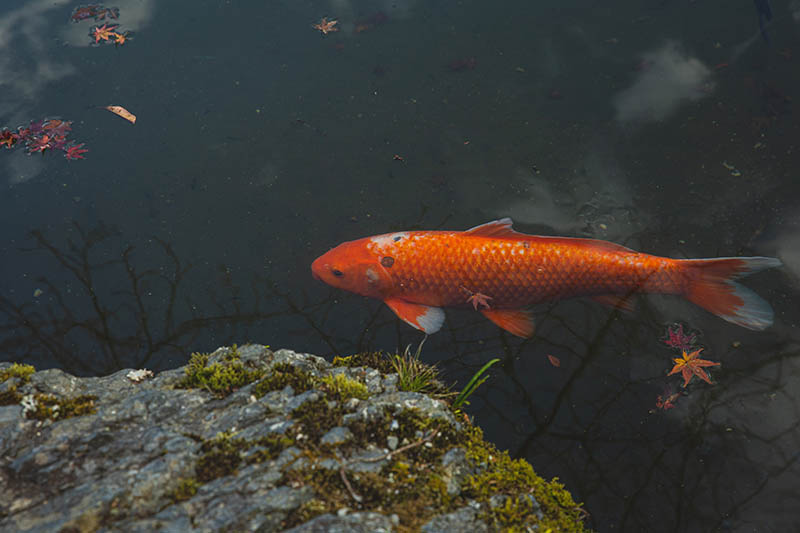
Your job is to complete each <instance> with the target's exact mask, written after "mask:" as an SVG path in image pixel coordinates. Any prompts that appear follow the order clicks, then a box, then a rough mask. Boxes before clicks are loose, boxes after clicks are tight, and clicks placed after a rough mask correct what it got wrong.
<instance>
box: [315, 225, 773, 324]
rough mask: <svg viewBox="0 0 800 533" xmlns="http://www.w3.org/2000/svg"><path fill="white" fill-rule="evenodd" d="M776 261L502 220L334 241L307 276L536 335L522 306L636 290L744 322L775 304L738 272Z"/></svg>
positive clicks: (413, 313) (766, 319)
mask: <svg viewBox="0 0 800 533" xmlns="http://www.w3.org/2000/svg"><path fill="white" fill-rule="evenodd" d="M778 265H780V261H778V260H777V259H774V258H768V257H742V258H716V259H690V260H680V259H670V258H667V257H659V256H654V255H649V254H645V253H639V252H636V251H634V250H631V249H629V248H625V247H624V246H620V245H618V244H614V243H611V242H607V241H601V240H594V239H578V238H569V237H545V236H537V235H526V234H523V233H518V232H516V231H514V230H513V229H512V222H511V220H510V219H507V218H506V219H501V220H496V221H493V222H489V223H487V224H483V225H481V226H477V227H475V228H472V229H470V230H467V231H404V232H396V233H388V234H384V235H377V236H373V237H367V238H363V239H359V240H356V241H350V242H346V243H343V244H340V245H339V246H337V247H336V248H334V249H332V250H330V251H329V252H327V253H326V254H324V255H322V256H320V257H319V258H317V259H316V260H315V261H314V262H313V264H312V266H311V269H312V273H313V275H314V276H315V277H316V278H318V279H321V280H322V281H324V282H326V283H328V284H329V285H332V286H334V287H338V288H341V289H344V290H348V291H351V292H355V293H357V294H361V295H364V296H369V297H373V298H378V299H381V300H383V301H384V302H385V303H386V304H387V305H388V306H389V307H390V308H391V309H392V310H393V311H394V312H395V313H396V314H397V315H398V316H399V317H400V318H401V319H403V320H404V321H405V322H407V323H408V324H410V325H412V326H414V327H416V328H417V329H420V330H422V331H424V332H426V333H433V332H435V331H437V330H438V329H439V328H440V327H441V325H442V323H443V322H444V312H443V311H442V307H472V308H474V309H475V310H478V311H480V312H481V313H483V314H484V315H485V316H486V317H487V318H488V319H490V320H491V321H493V322H494V323H495V324H497V325H498V326H500V327H502V328H503V329H506V330H507V331H509V332H511V333H513V334H515V335H518V336H520V337H530V336H531V335H533V330H534V328H533V319H532V316H531V314H530V312H529V311H528V310H527V309H526V308H527V307H528V306H530V305H532V304H536V303H541V302H549V301H554V300H560V299H563V298H571V297H576V296H589V297H592V298H594V299H595V300H598V301H600V302H602V303H606V304H610V305H614V306H619V307H625V308H630V307H631V303H630V300H629V298H630V297H631V296H632V295H634V294H636V293H660V294H674V295H680V296H683V297H685V298H687V299H689V300H690V301H692V302H694V303H696V304H698V305H700V306H701V307H704V308H705V309H707V310H709V311H711V312H712V313H715V314H717V315H719V316H720V317H722V318H724V319H725V320H728V321H730V322H733V323H736V324H739V325H741V326H744V327H747V328H750V329H764V328H766V327H768V326H769V325H771V323H772V309H771V308H770V306H769V304H768V303H767V302H765V301H764V300H762V299H761V298H760V297H759V296H757V295H756V294H755V293H753V292H752V291H750V290H749V289H747V288H745V287H743V286H742V285H739V284H738V283H736V282H735V281H733V280H734V279H735V278H737V277H740V276H743V275H747V274H750V273H752V272H756V271H759V270H762V269H764V268H769V267H774V266H778Z"/></svg>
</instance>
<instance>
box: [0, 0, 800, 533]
mask: <svg viewBox="0 0 800 533" xmlns="http://www.w3.org/2000/svg"><path fill="white" fill-rule="evenodd" d="M182 4H185V5H182ZM76 5H78V3H76V2H68V1H66V0H48V1H46V2H45V1H32V2H27V3H25V4H24V5H23V6H21V7H20V6H16V5H15V6H8V5H3V6H2V7H0V80H2V82H0V83H2V86H1V87H2V97H1V98H0V116H1V117H2V124H0V127H3V126H5V127H9V128H12V129H13V128H16V127H17V126H19V125H22V124H26V123H28V122H29V121H30V120H34V119H41V118H44V117H60V118H62V119H64V120H72V121H74V123H73V134H74V136H75V138H78V139H80V141H81V142H85V143H86V147H87V148H89V149H90V152H88V153H87V154H86V157H87V159H86V160H84V161H66V160H64V159H63V158H61V157H55V155H54V154H45V155H44V156H39V155H33V156H28V155H26V154H25V153H24V150H15V151H3V152H2V153H1V154H0V168H2V174H0V176H2V178H3V181H4V183H5V186H6V188H5V194H4V195H3V198H2V202H3V205H2V212H3V213H4V222H5V223H4V224H3V225H2V231H3V235H4V239H3V240H2V242H3V248H2V252H3V257H4V259H5V260H4V261H3V262H2V265H0V268H2V274H3V276H2V279H3V285H2V292H0V309H1V310H2V313H3V322H2V324H3V326H2V327H3V330H2V331H3V336H2V338H1V339H0V342H2V346H3V348H4V352H5V353H6V354H7V355H6V358H10V359H14V360H21V361H24V362H27V363H33V364H35V365H37V366H39V367H48V366H59V367H62V368H66V369H68V370H70V371H73V372H76V373H79V374H84V375H85V374H103V373H108V372H111V371H113V370H115V369H118V368H121V367H140V366H145V365H146V366H148V367H149V368H153V369H164V368H170V367H174V366H177V365H180V364H183V363H184V362H185V361H186V359H187V356H188V353H189V352H191V351H193V350H203V351H208V350H211V349H213V348H215V347H217V346H219V345H222V344H228V343H233V342H239V343H243V342H246V341H253V342H262V343H267V344H270V345H272V346H274V347H283V346H287V347H292V348H295V349H298V350H303V351H309V352H313V353H319V354H326V355H330V354H333V353H348V352H352V351H355V350H362V349H371V348H376V349H384V350H393V349H395V348H398V347H403V346H405V345H406V344H408V343H416V342H418V341H419V339H420V336H419V334H417V332H415V331H413V330H411V329H410V328H409V327H407V326H406V325H405V324H402V323H400V322H399V321H398V320H396V319H395V318H394V316H393V315H391V313H390V312H389V311H388V310H387V309H385V308H384V307H383V306H382V304H380V303H379V302H374V301H366V300H364V299H362V298H360V297H356V296H352V295H348V294H344V293H340V292H336V291H331V290H329V289H328V288H326V287H324V286H323V285H322V284H320V283H318V282H315V281H314V280H313V279H312V278H311V276H310V273H309V269H308V267H309V265H310V263H311V261H312V260H313V259H314V258H315V257H316V256H318V255H320V254H321V253H323V252H324V251H326V250H327V249H328V248H330V247H331V246H334V245H336V244H338V243H339V242H341V241H344V240H349V239H353V238H357V237H362V236H366V235H371V234H376V233H385V232H388V231H393V230H399V229H439V228H449V229H466V228H469V227H471V226H474V225H477V224H480V223H482V222H486V221H488V220H492V219H495V218H499V217H502V216H511V217H512V218H514V220H515V222H516V228H517V229H518V230H520V231H525V232H527V233H541V234H562V235H571V236H590V237H596V238H602V239H607V240H612V241H614V242H618V243H621V244H624V245H626V246H629V247H632V248H634V249H637V250H641V251H645V252H649V253H654V254H658V255H667V256H671V257H713V256H731V255H771V256H778V257H780V258H781V259H782V260H783V261H784V263H785V267H784V268H782V269H780V270H774V271H769V272H765V273H763V274H759V275H757V276H755V277H753V278H751V279H748V280H746V281H745V284H746V285H748V286H749V287H751V288H752V289H754V290H755V291H756V292H758V293H759V294H760V295H762V296H763V297H764V298H765V299H767V300H768V301H769V302H771V303H772V305H773V307H774V308H775V312H776V323H775V326H774V327H773V328H771V329H769V330H767V331H765V332H761V333H756V332H751V331H747V330H744V329H742V328H737V327H736V326H733V325H731V324H728V323H725V322H724V321H722V320H720V319H717V318H715V317H713V316H711V315H709V314H707V313H705V312H703V311H702V310H699V309H697V308H695V307H693V306H691V305H690V304H688V303H686V302H683V301H680V300H679V299H675V298H667V297H648V298H645V299H642V301H640V302H639V305H638V309H637V312H636V313H635V314H625V313H619V312H616V311H612V310H609V309H606V308H603V307H601V306H599V305H597V304H595V303H592V302H589V301H583V300H574V301H568V302H562V303H559V304H557V305H549V306H540V308H538V309H537V326H538V330H537V336H536V337H535V338H533V339H531V340H527V341H522V340H519V339H515V338H511V337H509V336H508V335H506V334H504V333H502V332H500V331H499V330H498V329H497V328H495V327H494V326H493V325H492V324H490V323H488V322H487V321H486V320H484V319H483V318H482V317H481V316H480V315H477V314H476V313H471V312H467V311H448V316H447V321H446V326H445V329H444V330H443V331H441V332H440V333H437V334H436V335H434V336H432V337H431V338H430V339H429V340H428V341H427V342H426V344H425V348H424V354H423V356H424V357H425V359H426V360H427V361H429V362H437V363H438V364H439V366H440V367H441V368H442V370H443V371H444V374H445V376H446V378H447V379H449V380H452V381H454V382H456V381H457V382H458V385H462V384H463V383H464V382H465V381H466V379H468V378H469V376H471V375H472V373H473V372H474V371H475V370H477V369H478V368H480V366H482V364H483V363H485V362H486V361H488V360H489V359H491V358H492V357H495V356H496V357H500V358H501V359H502V365H495V366H494V367H493V368H492V370H491V372H490V373H491V375H492V377H491V379H490V380H489V381H488V382H487V383H486V384H484V386H483V387H482V388H481V389H479V391H478V393H476V396H475V399H474V401H473V403H472V406H471V413H472V414H473V415H475V417H476V421H477V423H478V424H480V425H481V426H482V427H484V428H485V430H486V434H487V436H488V437H489V438H490V439H491V440H493V441H495V442H496V443H497V444H498V445H499V446H501V447H505V448H508V449H510V450H511V452H512V453H513V454H515V455H516V456H523V457H526V458H527V459H529V460H530V461H531V463H532V464H533V465H534V467H535V468H536V469H537V471H539V472H540V473H541V474H542V475H544V476H545V477H553V476H558V477H559V478H560V479H561V480H562V481H563V482H564V483H565V484H566V485H567V487H568V488H569V489H570V490H571V491H572V492H573V494H574V495H575V497H576V499H577V500H581V501H584V502H585V504H586V509H587V510H588V511H589V512H590V513H591V517H590V518H589V524H590V525H591V526H592V527H594V528H597V529H598V530H601V531H607V530H611V529H616V530H620V531H642V530H648V531H675V530H678V531H681V530H709V529H714V528H718V529H720V530H724V531H744V530H750V529H752V528H753V527H758V526H760V527H764V528H766V530H775V531H785V530H787V529H788V528H789V527H790V526H793V525H794V522H793V516H791V514H790V512H789V511H788V509H790V508H792V507H793V506H795V505H796V504H797V501H796V500H797V495H796V490H795V488H796V487H797V486H798V483H800V479H798V477H800V476H799V474H800V468H798V465H797V459H798V452H797V450H798V449H800V432H798V428H797V420H800V416H798V415H799V414H800V413H798V410H800V405H799V404H798V401H799V400H798V394H797V391H798V390H800V389H798V387H800V383H798V379H799V378H798V376H799V375H800V374H799V373H798V354H800V345H798V334H797V332H796V324H797V321H798V318H800V311H799V310H798V307H797V304H796V301H797V299H796V297H797V276H798V274H799V273H800V252H799V251H798V250H800V232H798V229H799V228H800V211H798V207H797V205H798V202H797V199H798V192H799V191H798V189H799V188H800V186H798V184H797V183H798V182H797V179H796V176H797V169H798V168H799V167H800V164H799V163H800V162H799V161H798V157H799V156H798V148H797V145H796V142H797V141H796V140H797V139H799V138H800V132H798V129H799V128H798V121H797V117H796V111H795V110H794V109H793V107H792V106H793V103H792V101H791V98H790V96H789V95H793V94H798V87H799V86H800V79H798V78H799V77H800V69H798V68H797V61H798V58H796V57H792V50H793V49H794V50H797V49H798V48H800V47H798V32H799V31H800V20H799V19H800V4H799V3H798V2H797V1H796V0H792V1H784V2H773V3H772V8H773V13H774V18H773V21H772V22H771V23H770V24H769V25H768V26H767V28H766V29H767V31H768V32H769V36H770V44H769V45H767V43H765V42H764V40H763V39H762V38H761V36H760V33H759V29H758V17H757V14H756V12H755V9H754V8H753V6H752V4H751V3H748V2H741V5H737V6H730V7H729V8H727V9H726V10H725V11H721V10H720V9H721V8H720V7H719V6H718V5H716V4H713V3H710V2H695V3H686V2H663V3H653V5H651V6H642V5H640V3H639V2H632V1H631V2H624V3H622V4H619V3H618V4H615V6H616V7H614V8H613V9H611V8H609V7H608V5H607V4H604V3H601V2H588V1H586V2H579V1H572V2H566V3H564V2H561V3H556V4H552V5H549V4H542V3H531V2H515V3H513V5H511V4H507V5H505V6H504V7H503V8H502V9H499V8H498V9H496V10H494V11H487V10H486V7H485V4H483V3H479V2H472V3H469V2H468V3H460V4H452V5H449V4H444V5H442V4H441V3H427V2H408V1H406V2H402V1H401V2H378V3H375V2H345V1H338V2H332V3H330V4H324V5H323V4H319V5H318V6H317V7H312V6H310V5H305V4H304V5H302V6H301V5H299V4H297V3H295V2H283V3H281V4H277V3H272V4H270V5H269V6H267V5H266V4H265V5H264V6H263V7H253V5H251V4H247V5H244V4H241V3H240V4H239V5H236V3H221V2H210V1H208V2H204V1H200V2H192V3H191V4H188V3H185V2H180V3H179V2H170V3H156V2H151V1H137V2H135V1H133V0H127V1H125V0H123V1H119V2H115V3H113V4H109V5H113V6H116V7H119V9H120V20H119V22H120V23H121V24H123V25H124V27H125V29H127V30H131V31H132V32H134V33H133V37H134V39H133V40H131V41H130V42H128V43H126V44H125V45H124V46H121V47H117V48H115V47H113V46H101V47H89V46H88V45H89V37H88V31H89V28H90V27H91V25H92V24H91V23H89V22H83V23H78V24H73V23H70V22H69V14H70V13H71V11H72V9H73V8H74V7H75V6H76ZM376 13H382V14H384V15H386V18H385V20H383V19H381V22H380V23H377V22H376V21H377V20H378V19H376V18H370V17H374V16H375V14H376ZM323 16H328V17H330V18H337V19H338V20H339V26H340V27H341V31H339V32H338V33H332V34H329V35H327V36H325V37H322V36H321V35H319V33H318V32H315V30H313V29H312V28H311V25H312V24H314V23H315V22H317V21H319V19H320V18H321V17H323ZM378 18H379V19H380V17H378ZM370 20H372V21H373V22H372V23H371V24H372V26H371V27H367V28H366V29H365V31H360V32H355V31H354V30H355V29H356V28H357V27H358V26H359V24H364V23H369V22H368V21H370ZM109 104H115V105H124V106H125V107H127V108H128V109H130V110H131V111H132V112H134V113H135V114H136V115H137V116H138V118H139V120H138V121H137V123H136V125H135V126H131V125H129V124H127V123H125V122H124V121H121V120H120V119H119V118H117V117H114V116H113V115H111V114H110V113H108V112H106V111H103V110H98V109H97V108H96V107H95V106H98V105H109ZM395 154H398V155H401V156H402V161H400V160H397V159H395V158H394V157H393V156H394V155H395ZM734 170H735V171H736V172H733V171H734ZM737 173H738V174H739V175H736V174H737ZM37 289H39V290H41V291H42V292H41V294H40V295H38V296H33V295H34V292H35V291H36V290H37ZM92 294H94V295H95V296H96V299H95V300H93V299H92V297H91V296H92ZM675 322H680V323H682V324H685V325H686V326H687V327H690V328H692V329H693V330H697V331H699V332H700V338H699V339H698V342H699V343H701V344H702V345H703V346H705V351H704V353H703V355H704V357H707V358H709V359H712V360H714V361H720V362H721V363H722V366H721V367H720V368H719V369H717V368H714V369H711V371H712V375H713V379H714V381H715V385H713V386H709V385H707V384H706V383H702V382H699V380H694V381H693V382H692V383H691V384H690V385H689V387H688V388H687V389H686V393H685V394H683V393H682V394H680V395H679V396H677V397H676V401H675V407H674V408H672V409H669V410H663V409H659V408H658V407H657V406H656V401H657V398H658V397H659V396H662V397H664V396H665V395H669V394H673V393H675V392H678V391H681V387H680V384H681V383H682V380H681V378H680V376H670V377H667V376H666V373H667V372H668V371H669V370H670V369H671V368H672V360H671V359H672V357H674V356H675V353H674V352H673V351H672V350H671V349H670V348H668V347H667V346H665V345H664V344H663V342H662V341H661V339H662V337H663V336H664V335H665V333H666V327H667V326H668V325H669V324H672V323H675ZM548 354H549V355H554V356H556V357H558V358H559V360H560V362H561V366H560V367H558V368H556V367H554V366H553V365H552V364H551V363H550V362H549V361H548V358H547V357H546V356H547V355H548Z"/></svg>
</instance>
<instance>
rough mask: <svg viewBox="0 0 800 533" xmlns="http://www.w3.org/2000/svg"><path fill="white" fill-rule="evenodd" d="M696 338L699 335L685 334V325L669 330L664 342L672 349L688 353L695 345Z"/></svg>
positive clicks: (677, 325)
mask: <svg viewBox="0 0 800 533" xmlns="http://www.w3.org/2000/svg"><path fill="white" fill-rule="evenodd" d="M696 338H697V335H696V334H695V333H691V334H687V333H684V331H683V324H676V325H675V327H668V328H667V337H666V338H665V339H664V340H663V342H664V344H666V345H667V346H669V347H670V348H675V349H676V350H681V351H687V350H689V348H691V346H692V344H694V341H695V339H696Z"/></svg>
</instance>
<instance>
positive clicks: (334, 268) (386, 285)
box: [311, 238, 393, 299]
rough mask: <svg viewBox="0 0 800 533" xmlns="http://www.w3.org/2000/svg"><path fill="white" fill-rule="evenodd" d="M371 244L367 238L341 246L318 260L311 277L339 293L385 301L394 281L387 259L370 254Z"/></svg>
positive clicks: (314, 263)
mask: <svg viewBox="0 0 800 533" xmlns="http://www.w3.org/2000/svg"><path fill="white" fill-rule="evenodd" d="M369 241H370V239H368V238H367V239H359V240H357V241H349V242H345V243H342V244H340V245H339V246H337V247H336V248H333V249H332V250H330V251H328V252H327V253H325V254H323V255H321V256H319V257H318V258H317V259H315V260H314V262H313V263H312V264H311V273H312V274H313V275H314V277H315V278H317V279H318V280H321V281H324V282H325V283H327V284H328V285H331V286H332V287H336V288H337V289H344V290H346V291H350V292H354V293H356V294H360V295H362V296H370V297H372V298H381V299H383V298H385V297H386V296H387V294H388V293H389V291H390V289H391V288H392V286H393V281H392V277H391V275H389V272H388V271H387V270H386V267H385V266H384V264H385V261H386V259H385V258H381V257H380V256H379V255H378V254H376V253H375V252H373V251H370V249H369V248H368V246H367V244H368V243H369ZM382 259H383V261H384V263H382V262H381V260H382Z"/></svg>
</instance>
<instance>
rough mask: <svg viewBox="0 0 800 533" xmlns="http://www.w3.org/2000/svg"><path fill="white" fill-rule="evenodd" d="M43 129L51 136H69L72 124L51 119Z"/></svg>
mask: <svg viewBox="0 0 800 533" xmlns="http://www.w3.org/2000/svg"><path fill="white" fill-rule="evenodd" d="M42 129H43V130H44V131H46V132H48V133H49V134H51V135H67V133H68V132H69V131H71V130H72V122H71V121H68V120H59V119H57V118H51V119H50V120H47V121H46V122H45V123H44V125H42Z"/></svg>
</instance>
